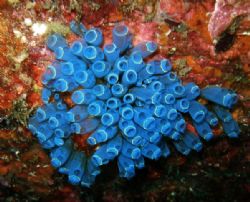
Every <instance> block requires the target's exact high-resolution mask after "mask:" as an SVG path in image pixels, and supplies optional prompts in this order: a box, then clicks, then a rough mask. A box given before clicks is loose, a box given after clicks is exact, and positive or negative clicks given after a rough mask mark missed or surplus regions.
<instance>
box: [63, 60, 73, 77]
mask: <svg viewBox="0 0 250 202" xmlns="http://www.w3.org/2000/svg"><path fill="white" fill-rule="evenodd" d="M61 71H62V73H63V74H64V75H65V76H70V75H72V74H73V73H74V66H73V63H72V62H64V63H62V64H61Z"/></svg>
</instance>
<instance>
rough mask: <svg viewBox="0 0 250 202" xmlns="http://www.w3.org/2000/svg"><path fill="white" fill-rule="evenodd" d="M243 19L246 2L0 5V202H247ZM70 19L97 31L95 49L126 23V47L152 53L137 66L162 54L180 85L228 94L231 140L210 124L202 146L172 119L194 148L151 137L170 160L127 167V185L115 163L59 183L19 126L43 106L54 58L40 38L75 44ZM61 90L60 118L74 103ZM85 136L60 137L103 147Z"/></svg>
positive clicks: (247, 52) (249, 137)
mask: <svg viewBox="0 0 250 202" xmlns="http://www.w3.org/2000/svg"><path fill="white" fill-rule="evenodd" d="M247 16H249V1H247V0H240V1H234V0H231V1H224V0H206V1H184V0H112V1H110V0H105V1H103V0H79V1H75V0H64V1H57V0H41V1H31V0H22V1H20V0H14V1H13V0H1V1H0V201H46V202H47V201H53V202H56V201H64V202H68V201H74V202H75V201H76V202H78V201H79V202H80V201H109V202H111V201H121V202H123V201H124V202H127V201H152V202H153V201H227V202H231V201H232V202H235V201H237V202H238V201H248V200H249V193H250V181H249V173H250V166H249V163H250V156H249V154H250V130H249V129H250V127H249V124H250V112H249V109H250V85H249V84H250V79H249V78H250V63H249V61H250V35H249V27H250V20H249V19H250V18H249V17H247ZM72 20H76V21H77V23H83V24H84V25H85V26H86V27H87V28H88V29H89V28H91V27H92V26H94V27H98V29H100V30H101V31H102V34H103V38H104V39H105V40H104V42H105V44H110V43H112V42H113V39H112V29H113V28H114V26H115V25H116V24H119V23H121V24H122V25H126V26H127V27H128V28H129V31H130V32H131V33H132V34H133V40H132V44H133V46H136V45H137V44H140V43H143V42H145V41H151V42H154V43H157V46H158V48H157V51H156V52H155V53H154V54H153V55H151V56H149V57H147V58H145V59H144V62H145V63H146V64H147V63H148V62H149V61H150V60H159V61H161V60H163V59H164V58H167V60H169V63H170V64H171V66H172V70H171V71H172V72H174V73H175V74H177V75H178V78H179V80H180V84H181V85H183V86H185V85H186V84H188V83H189V82H193V83H194V84H196V85H197V86H199V88H200V90H201V91H202V89H204V88H206V87H211V86H217V87H222V88H225V89H230V90H229V91H230V92H231V90H232V91H233V92H236V93H237V98H238V102H237V104H236V105H235V106H234V107H233V108H232V109H227V110H230V113H231V115H232V117H233V118H234V120H235V121H237V123H238V124H239V127H240V131H241V132H240V136H239V138H229V137H228V135H227V134H226V133H225V130H224V129H223V125H222V124H218V125H217V126H215V127H211V129H212V132H213V137H212V138H211V140H210V141H206V140H204V139H203V138H202V137H201V136H199V134H198V133H197V131H196V129H195V126H194V124H193V120H192V117H190V114H189V113H188V112H187V113H181V115H182V116H183V118H184V119H185V122H186V128H187V130H188V131H191V133H192V134H195V137H199V139H200V140H201V142H202V147H203V149H201V150H200V151H199V152H196V151H191V153H190V155H183V154H182V153H180V152H178V150H177V149H176V148H175V145H174V140H172V139H171V138H170V137H165V136H163V137H162V139H161V141H164V142H165V143H166V144H167V146H168V148H169V150H170V153H171V154H170V155H169V156H168V157H167V158H163V157H161V158H159V159H157V160H151V159H149V158H144V163H145V167H144V168H143V169H140V170H139V169H137V168H135V170H136V175H135V176H134V177H133V178H131V179H130V180H127V179H126V178H124V177H119V168H117V163H118V162H117V158H115V159H114V160H112V161H111V160H110V161H109V163H108V164H106V165H103V166H100V167H99V168H100V170H101V174H99V175H97V177H96V179H95V183H93V184H92V185H91V188H84V187H83V186H80V185H79V186H75V185H72V184H71V183H69V182H68V177H69V176H68V175H67V174H61V173H60V172H59V171H58V170H59V169H58V168H55V167H53V166H52V165H51V160H52V159H51V156H50V153H51V150H50V149H44V148H43V147H42V144H40V143H39V141H38V139H37V137H36V135H32V133H31V132H30V130H29V129H27V128H28V123H29V121H30V118H31V117H32V116H34V113H35V112H36V110H37V108H38V107H41V108H43V107H44V106H43V104H44V103H43V101H42V99H41V94H42V92H43V91H44V90H43V88H46V87H45V85H43V84H42V80H41V78H42V77H43V76H42V75H43V74H44V73H45V72H46V69H47V67H48V66H50V65H52V66H53V64H51V63H54V62H53V61H54V60H55V56H54V54H53V52H51V50H50V49H49V48H48V47H47V46H46V40H47V39H48V36H50V35H53V34H55V33H57V34H59V35H62V36H63V37H64V38H65V41H67V44H69V45H70V44H72V43H73V42H74V41H75V40H79V39H80V38H81V37H82V36H79V35H76V34H74V33H73V32H71V31H70V22H71V21H72ZM101 48H102V50H103V46H101ZM124 54H130V53H129V52H126V53H125V52H124ZM121 56H124V55H123V54H121ZM112 67H113V66H112ZM104 80H105V79H104ZM104 82H106V80H105V81H104ZM80 88H81V87H80ZM71 93H73V91H71V92H61V93H59V94H60V97H61V99H62V100H63V102H64V103H65V104H66V106H67V109H65V110H66V113H67V112H68V111H69V110H71V109H72V108H73V107H74V105H75V104H74V103H73V102H72V99H71ZM54 98H57V95H56V96H55V94H53V95H52V96H51V99H50V100H49V103H50V104H52V105H55V106H56V101H55V100H54ZM195 101H197V102H199V103H200V104H202V105H204V106H205V107H206V108H207V109H208V110H209V111H213V110H214V109H213V108H214V107H213V102H211V101H208V100H207V99H205V98H203V97H202V94H200V96H198V97H197V98H196V99H195ZM174 107H175V106H174ZM175 109H176V110H177V108H175ZM56 111H57V112H58V110H57V109H56ZM215 114H216V113H215ZM216 116H217V115H216ZM97 118H99V117H97ZM219 122H220V123H221V121H219ZM71 123H72V122H71ZM118 130H119V131H120V129H119V128H118ZM59 131H60V130H59ZM90 135H91V133H89V134H85V135H80V134H76V133H74V134H71V135H70V137H69V138H62V140H63V141H64V143H65V142H67V140H70V141H72V143H73V146H74V147H72V148H73V150H74V151H79V152H83V153H84V154H85V155H86V156H87V159H90V157H91V155H92V154H93V153H94V152H95V151H96V150H97V149H98V147H99V146H100V145H101V144H105V142H104V143H101V144H98V145H93V146H91V145H89V144H88V142H87V140H88V138H89V137H90ZM182 136H183V135H182ZM57 140H59V141H60V138H59V139H57ZM59 141H58V142H57V143H59ZM156 146H158V145H157V144H156ZM57 147H58V146H55V147H54V148H57ZM73 150H72V151H73Z"/></svg>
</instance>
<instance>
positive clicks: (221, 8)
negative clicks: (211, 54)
mask: <svg viewBox="0 0 250 202" xmlns="http://www.w3.org/2000/svg"><path fill="white" fill-rule="evenodd" d="M247 15H250V1H249V0H217V1H216V4H215V9H214V11H213V13H212V16H211V18H210V21H209V24H208V31H209V32H210V35H211V37H212V39H216V38H217V37H219V36H220V35H221V34H222V32H224V31H225V30H226V29H227V28H228V27H229V26H230V25H231V24H232V22H233V20H234V19H235V18H236V17H239V16H247Z"/></svg>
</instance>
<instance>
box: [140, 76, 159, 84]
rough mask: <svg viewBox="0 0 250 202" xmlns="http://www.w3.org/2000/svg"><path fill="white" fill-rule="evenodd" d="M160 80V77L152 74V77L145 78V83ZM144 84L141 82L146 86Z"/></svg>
mask: <svg viewBox="0 0 250 202" xmlns="http://www.w3.org/2000/svg"><path fill="white" fill-rule="evenodd" d="M157 80H158V77H157V76H151V77H149V78H147V79H145V80H144V81H143V84H144V85H145V84H146V85H148V84H151V83H152V82H154V81H157ZM143 84H141V85H142V86H144V85H143ZM137 85H139V82H137ZM139 86H140V85H139Z"/></svg>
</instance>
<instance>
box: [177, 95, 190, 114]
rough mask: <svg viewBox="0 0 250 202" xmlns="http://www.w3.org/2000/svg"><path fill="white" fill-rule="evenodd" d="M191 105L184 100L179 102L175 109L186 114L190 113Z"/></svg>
mask: <svg viewBox="0 0 250 202" xmlns="http://www.w3.org/2000/svg"><path fill="white" fill-rule="evenodd" d="M189 105H190V102H189V100H188V99H186V98H182V99H179V100H177V102H176V104H175V107H176V109H177V110H178V111H179V112H183V113H186V112H188V111H189Z"/></svg>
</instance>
